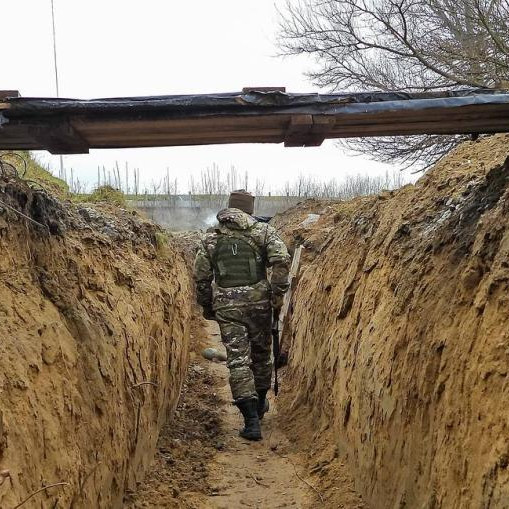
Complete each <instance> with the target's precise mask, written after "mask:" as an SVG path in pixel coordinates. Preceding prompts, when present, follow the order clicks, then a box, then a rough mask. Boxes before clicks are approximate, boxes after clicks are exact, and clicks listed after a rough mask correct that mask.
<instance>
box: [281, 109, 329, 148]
mask: <svg viewBox="0 0 509 509" xmlns="http://www.w3.org/2000/svg"><path fill="white" fill-rule="evenodd" d="M335 122H336V120H335V118H334V117H332V116H330V115H294V116H292V119H291V120H290V125H289V126H288V128H287V131H286V136H285V147H319V146H320V145H321V144H322V143H323V140H324V139H325V138H327V135H328V134H329V133H330V131H331V130H332V129H333V127H334V124H335Z"/></svg>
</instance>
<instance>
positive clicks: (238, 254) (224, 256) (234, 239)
mask: <svg viewBox="0 0 509 509" xmlns="http://www.w3.org/2000/svg"><path fill="white" fill-rule="evenodd" d="M211 261H212V264H213V266H214V272H215V278H216V283H217V284H218V285H219V286H222V287H223V288H231V287H234V286H250V285H254V284H256V283H258V282H260V281H261V280H262V279H265V278H266V277H267V275H266V269H265V259H264V256H263V253H262V251H261V250H260V248H259V247H258V246H257V245H256V243H255V242H254V241H253V240H252V239H250V238H248V237H246V236H244V235H242V234H240V233H239V234H237V233H234V232H228V233H226V232H224V231H218V232H217V243H216V247H215V249H214V252H213V253H212V260H211Z"/></svg>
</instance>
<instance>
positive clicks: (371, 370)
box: [279, 135, 509, 509]
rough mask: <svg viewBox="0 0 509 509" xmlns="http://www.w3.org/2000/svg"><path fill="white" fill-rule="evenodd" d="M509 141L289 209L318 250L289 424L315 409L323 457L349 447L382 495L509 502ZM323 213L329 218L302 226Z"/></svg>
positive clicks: (290, 379)
mask: <svg viewBox="0 0 509 509" xmlns="http://www.w3.org/2000/svg"><path fill="white" fill-rule="evenodd" d="M508 141H509V138H508V136H506V135H500V136H494V137H490V138H487V139H484V140H482V141H479V142H476V143H474V142H472V143H466V144H464V145H462V146H461V147H460V148H459V149H457V150H456V151H455V152H454V153H452V154H451V155H450V156H448V157H447V158H445V159H444V160H443V161H441V162H440V163H439V164H438V165H437V166H436V167H435V168H433V169H432V170H431V171H430V172H429V173H427V174H426V175H425V176H424V177H423V178H421V179H420V180H419V181H418V182H417V184H416V185H415V186H406V187H404V188H402V189H401V190H399V191H396V192H387V193H382V194H381V195H379V196H377V197H370V198H361V199H357V200H353V201H351V202H346V203H338V204H332V205H330V206H329V207H328V209H327V210H325V211H323V207H322V206H320V210H318V209H317V208H314V209H313V207H308V208H304V209H303V210H302V211H299V210H298V209H297V210H296V211H294V215H293V219H292V218H290V217H288V218H281V219H280V223H279V224H280V227H281V228H283V229H285V230H286V232H287V235H288V236H290V235H292V232H293V231H296V232H297V234H298V235H299V237H300V238H299V239H298V240H299V241H300V242H304V243H305V245H306V247H307V258H306V263H307V265H306V267H305V268H304V272H303V275H302V278H301V281H300V283H299V286H298V289H297V292H296V294H295V298H294V302H293V321H292V330H291V336H292V338H293V344H292V350H291V358H290V366H289V368H288V373H287V384H286V386H285V387H286V389H285V394H284V402H285V405H284V406H285V415H287V416H293V419H291V420H289V422H288V427H287V429H288V430H289V431H290V432H292V431H293V432H294V433H299V432H300V430H302V429H307V428H306V427H303V425H302V423H303V422H305V420H306V419H307V420H308V421H311V422H312V423H313V424H314V427H315V430H316V431H315V433H314V434H311V435H310V436H308V437H307V439H308V443H309V448H310V452H311V454H312V456H313V457H315V458H318V457H319V456H320V455H321V454H322V455H323V454H325V453H327V451H330V450H331V447H332V448H335V450H336V454H337V455H338V458H339V459H340V460H341V461H342V462H344V463H346V464H347V465H349V466H350V467H351V469H352V471H353V473H354V475H355V480H356V488H357V490H358V491H359V493H361V494H362V496H363V498H364V500H365V501H366V503H367V504H368V505H369V506H370V507H374V508H375V507H376V508H380V509H383V508H402V507H408V508H420V507H425V508H428V509H437V508H444V509H445V508H447V509H450V508H505V507H509V470H508V466H509V439H508V436H509V433H508V432H509V429H508V426H509V423H508V419H507V415H508V414H507V405H506V403H505V402H506V400H507V398H508V397H509V383H508V380H509V378H508V373H509V371H508V366H509V348H508V344H509V343H508V341H509V297H508V295H509V228H508V226H507V225H508V224H509V222H508V219H509V191H508V188H509V162H508V160H507V157H508V154H509V149H508ZM309 212H317V213H320V214H321V217H320V218H319V220H318V221H317V222H315V223H314V224H313V225H310V226H303V225H302V220H303V218H304V217H305V216H306V215H307V214H308V213H309ZM293 235H294V236H295V233H293ZM299 415H301V418H297V417H298V416H299ZM303 437H304V438H306V436H305V434H304V435H303ZM333 478H334V474H331V475H329V476H327V475H325V476H324V479H323V484H322V485H323V486H326V485H327V483H328V482H330V480H331V479H333Z"/></svg>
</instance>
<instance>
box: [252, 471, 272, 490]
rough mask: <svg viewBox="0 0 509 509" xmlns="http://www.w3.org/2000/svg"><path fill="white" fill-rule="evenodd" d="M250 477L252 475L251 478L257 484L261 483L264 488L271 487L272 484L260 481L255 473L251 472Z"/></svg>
mask: <svg viewBox="0 0 509 509" xmlns="http://www.w3.org/2000/svg"><path fill="white" fill-rule="evenodd" d="M249 477H251V479H253V481H254V482H255V483H256V484H259V485H260V486H263V487H264V488H270V486H269V485H268V484H264V483H262V482H260V481H259V480H258V479H257V478H256V477H255V476H254V475H253V474H251V473H250V474H249Z"/></svg>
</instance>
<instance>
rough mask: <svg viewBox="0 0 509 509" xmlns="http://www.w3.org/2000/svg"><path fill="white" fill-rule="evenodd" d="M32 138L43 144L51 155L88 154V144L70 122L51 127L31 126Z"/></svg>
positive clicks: (61, 122)
mask: <svg viewBox="0 0 509 509" xmlns="http://www.w3.org/2000/svg"><path fill="white" fill-rule="evenodd" d="M30 134H31V136H32V138H33V139H34V140H36V141H38V142H40V143H42V144H43V145H44V146H45V147H47V150H48V151H49V152H50V153H51V154H88V153H89V146H88V142H87V141H86V140H84V139H83V138H82V137H81V135H80V134H79V133H78V132H77V131H76V129H74V127H73V126H72V125H71V124H70V123H69V122H68V121H59V122H56V121H55V122H54V123H53V125H52V126H51V127H47V126H44V127H42V126H37V125H34V126H31V127H30Z"/></svg>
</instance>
